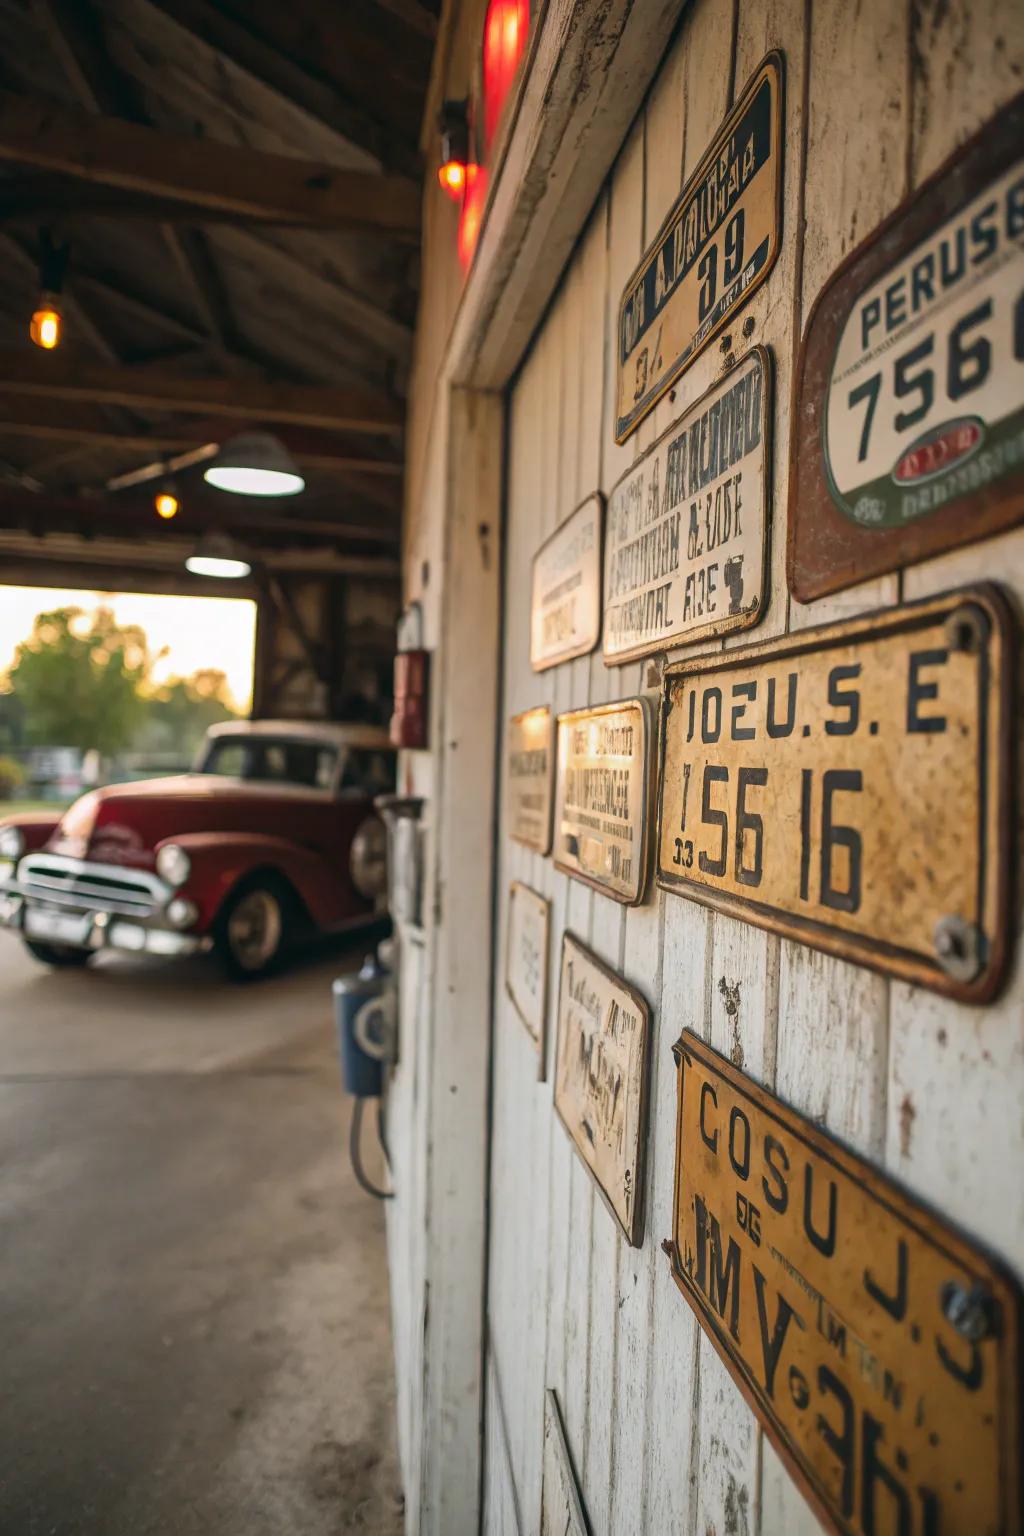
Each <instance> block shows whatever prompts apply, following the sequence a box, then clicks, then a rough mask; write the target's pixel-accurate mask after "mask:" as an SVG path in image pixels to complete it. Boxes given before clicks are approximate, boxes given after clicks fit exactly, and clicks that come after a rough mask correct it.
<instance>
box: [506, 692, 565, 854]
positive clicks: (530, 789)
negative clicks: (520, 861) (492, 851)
mask: <svg viewBox="0 0 1024 1536" xmlns="http://www.w3.org/2000/svg"><path fill="white" fill-rule="evenodd" d="M554 769H555V717H554V715H553V714H552V713H551V710H550V709H549V708H548V706H547V705H546V704H544V705H541V706H540V707H539V708H537V709H528V710H527V711H526V712H525V714H522V715H513V716H512V718H511V720H510V721H509V723H508V775H507V786H508V797H507V805H508V832H509V836H510V837H514V838H515V840H516V842H517V843H524V844H525V845H526V847H527V848H532V849H533V850H534V851H535V852H536V853H547V852H548V850H549V848H550V847H551V784H552V780H553V778H554Z"/></svg>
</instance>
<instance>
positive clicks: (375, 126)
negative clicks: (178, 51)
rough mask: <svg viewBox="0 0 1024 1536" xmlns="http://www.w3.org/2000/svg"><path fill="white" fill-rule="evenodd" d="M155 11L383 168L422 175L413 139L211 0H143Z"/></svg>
mask: <svg viewBox="0 0 1024 1536" xmlns="http://www.w3.org/2000/svg"><path fill="white" fill-rule="evenodd" d="M144 3H145V4H146V6H147V8H148V9H149V10H151V11H159V12H160V14H161V15H162V16H164V17H166V18H167V20H168V21H170V22H172V23H173V24H174V25H175V26H177V27H179V28H180V29H181V31H182V32H183V33H186V34H187V35H188V36H189V37H190V38H192V39H194V40H195V41H198V42H200V43H203V44H205V45H206V47H208V48H209V49H210V50H211V51H212V52H214V53H216V54H219V55H220V56H221V58H223V59H226V60H227V61H228V63H229V64H230V66H231V67H232V68H235V69H238V70H241V71H243V72H244V73H245V74H247V75H249V76H250V77H251V78H252V79H253V80H257V81H258V82H259V83H260V84H261V85H263V86H265V87H266V88H267V89H268V90H270V91H273V93H274V94H275V96H277V97H279V98H280V99H281V100H282V101H285V102H287V103H289V105H291V106H296V107H299V108H301V110H302V111H303V112H305V113H306V114H308V115H309V116H310V117H313V118H315V119H316V120H317V121H318V122H319V123H321V124H322V125H323V126H324V127H325V128H328V129H330V130H331V132H332V133H335V134H337V136H338V137H339V138H340V139H344V140H345V141H346V143H347V144H348V145H351V146H354V147H355V148H356V149H357V150H361V151H364V152H365V154H366V155H368V156H370V157H372V159H374V160H376V161H377V163H378V166H379V167H380V168H381V169H386V170H391V171H398V172H401V173H403V174H405V175H410V176H417V175H418V174H419V156H418V153H417V149H416V143H415V140H414V139H413V140H405V139H402V138H400V137H399V136H398V135H397V134H396V133H394V132H393V131H392V130H391V129H390V128H389V127H388V126H387V125H386V124H384V123H382V122H381V121H379V120H378V119H377V118H375V117H373V116H372V115H371V114H370V113H369V112H367V111H366V110H365V109H364V108H363V107H361V106H359V105H358V104H357V103H356V102H355V101H353V100H352V98H351V97H350V96H349V95H348V94H347V93H346V92H344V91H343V90H342V89H341V88H340V87H339V85H338V84H337V83H336V82H335V81H332V80H328V79H326V78H325V77H323V76H322V75H319V74H317V73H315V72H313V71H312V70H310V69H305V68H303V67H302V66H301V65H299V64H297V63H295V62H294V61H293V60H292V59H290V58H289V57H288V56H287V55H286V54H284V53H282V52H281V50H280V49H278V48H273V47H271V46H269V44H267V43H266V42H265V41H264V40H263V39H262V38H260V37H259V36H257V34H256V33H255V32H253V31H252V29H251V28H250V27H248V26H246V25H245V24H244V23H243V22H242V21H240V20H238V19H236V18H234V17H232V16H229V15H227V14H226V13H225V12H224V11H223V10H222V9H220V8H219V7H218V6H216V5H211V4H210V3H209V0H144Z"/></svg>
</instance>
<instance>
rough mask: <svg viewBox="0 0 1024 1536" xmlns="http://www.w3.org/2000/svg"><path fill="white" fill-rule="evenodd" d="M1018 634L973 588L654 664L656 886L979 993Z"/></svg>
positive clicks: (992, 954) (998, 929) (1001, 866)
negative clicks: (657, 674) (658, 696)
mask: <svg viewBox="0 0 1024 1536" xmlns="http://www.w3.org/2000/svg"><path fill="white" fill-rule="evenodd" d="M1015 648H1016V639H1015V633H1014V626H1013V620H1012V613H1011V610H1010V607H1009V604H1008V603H1007V601H1006V599H1005V598H1004V597H1003V596H1002V594H1001V593H1000V591H999V589H998V588H996V587H994V586H991V585H987V584H986V585H978V586H975V587H967V588H961V589H959V590H957V591H954V592H946V593H943V594H941V595H939V596H937V597H932V598H927V599H925V600H924V601H922V602H916V603H907V604H904V605H903V606H901V607H897V608H889V609H884V610H882V611H881V612H877V613H867V614H863V615H861V616H860V617H858V618H855V619H848V620H844V621H842V622H841V623H836V624H829V625H825V626H823V627H821V628H819V629H810V630H803V631H800V632H798V633H795V634H791V635H787V636H785V637H783V638H781V639H778V640H772V641H770V642H768V643H767V644H765V645H761V646H749V647H745V648H743V649H737V650H733V651H726V652H724V653H722V654H719V655H715V656H703V657H701V658H699V659H698V660H694V661H685V662H679V663H676V664H675V665H674V666H671V667H669V668H668V669H667V670H666V673H665V678H664V686H663V695H662V718H661V765H662V766H661V782H660V791H659V806H658V847H657V878H658V883H659V885H661V886H663V887H664V888H665V889H666V890H669V891H675V892H677V893H679V894H682V895H685V896H689V897H691V898H692V899H693V900H696V901H700V902H703V903H704V904H705V905H707V906H711V907H714V908H716V909H718V910H719V911H723V912H728V913H729V914H730V915H731V916H734V917H738V918H740V919H742V920H743V921H745V922H749V923H754V924H756V925H757V926H759V927H762V928H768V929H770V930H771V931H772V932H775V933H781V934H784V935H785V936H786V937H787V938H791V939H796V940H799V941H801V942H802V943H805V944H809V945H811V946H812V947H814V948H816V949H823V950H825V951H827V952H828V953H830V954H836V955H839V956H841V957H842V958H843V959H845V960H854V961H857V962H858V963H859V964H861V965H867V966H870V967H872V968H873V969H875V970H879V971H883V972H885V973H886V974H888V975H891V976H898V977H900V978H901V979H903V980H905V981H912V982H917V983H920V984H921V985H923V986H926V987H931V988H932V989H933V990H935V991H937V992H943V993H946V994H947V995H949V996H952V997H956V998H959V999H961V1000H962V1001H965V1002H986V1001H988V1000H989V999H991V998H992V997H993V996H994V995H995V993H996V992H997V991H998V989H999V986H1000V985H1001V983H1002V981H1003V978H1004V976H1005V972H1006V967H1007V962H1008V957H1009V918H1010V902H1009V890H1010V871H1011V868H1012V856H1013V850H1012V841H1013V837H1012V829H1013V816H1012V804H1013V790H1014V780H1013V766H1012V741H1013V727H1014V692H1013V686H1014V685H1013V673H1014V660H1015Z"/></svg>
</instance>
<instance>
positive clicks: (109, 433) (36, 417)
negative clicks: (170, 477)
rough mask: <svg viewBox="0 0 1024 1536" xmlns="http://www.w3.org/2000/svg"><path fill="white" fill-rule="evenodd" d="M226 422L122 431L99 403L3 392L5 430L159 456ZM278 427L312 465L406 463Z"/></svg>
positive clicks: (0, 407)
mask: <svg viewBox="0 0 1024 1536" xmlns="http://www.w3.org/2000/svg"><path fill="white" fill-rule="evenodd" d="M224 427H225V424H224V422H223V421H222V422H221V423H220V426H219V428H218V426H217V424H216V423H215V422H214V423H209V422H197V423H194V422H191V421H189V420H184V421H181V422H176V423H174V425H172V426H162V427H157V428H154V429H153V430H152V431H147V432H145V433H142V432H139V433H122V432H116V431H114V430H112V429H111V427H110V424H109V423H108V422H107V421H106V419H105V418H104V416H103V414H102V412H100V411H98V410H97V409H96V408H95V407H93V406H89V405H77V406H75V407H74V408H72V407H71V406H70V405H69V404H68V402H67V401H50V400H46V399H44V398H41V397H39V396H28V397H26V396H22V395H15V394H0V436H6V435H7V434H8V433H10V434H11V435H12V436H18V437H21V438H25V439H35V440H39V441H43V442H74V443H84V444H87V445H88V446H90V447H94V448H104V449H110V450H112V451H117V452H123V453H125V454H130V455H132V456H144V455H147V454H148V455H150V456H151V457H152V456H157V457H159V456H162V455H165V454H172V453H181V452H184V451H186V450H188V449H190V448H196V447H198V446H199V445H200V444H201V443H206V442H211V441H213V442H217V441H219V440H220V439H221V437H223V436H224V435H225V430H224ZM228 430H230V431H234V430H235V429H234V428H233V427H232V428H229V429H228ZM275 430H276V431H277V435H278V436H279V437H280V438H281V441H282V442H283V443H284V444H285V446H286V447H287V449H288V451H289V452H290V453H291V455H292V457H293V458H294V459H296V460H297V461H298V463H300V464H304V465H306V466H307V467H308V468H310V469H320V470H326V471H345V470H347V471H349V472H355V473H360V474H365V475H375V476H380V477H382V478H384V479H398V478H399V477H400V476H401V473H402V466H401V464H400V463H399V462H398V460H397V459H386V458H385V459H381V458H374V457H371V456H369V455H367V454H365V453H356V452H353V450H352V449H351V448H346V447H345V445H344V444H343V443H341V442H340V441H339V440H338V439H337V438H334V437H332V436H331V435H330V434H329V433H327V432H317V431H315V430H310V429H307V428H301V427H281V426H279V427H277V428H276V429H275Z"/></svg>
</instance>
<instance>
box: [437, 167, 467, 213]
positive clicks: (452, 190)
mask: <svg viewBox="0 0 1024 1536" xmlns="http://www.w3.org/2000/svg"><path fill="white" fill-rule="evenodd" d="M437 179H438V181H439V182H440V183H441V186H442V187H443V189H444V191H445V192H447V193H448V196H449V197H450V198H451V200H452V202H453V203H457V202H458V201H459V199H460V198H461V196H462V194H463V192H464V191H465V190H466V167H465V166H464V165H463V163H462V161H461V160H446V161H445V162H444V164H443V165H439V166H438V168H437Z"/></svg>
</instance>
